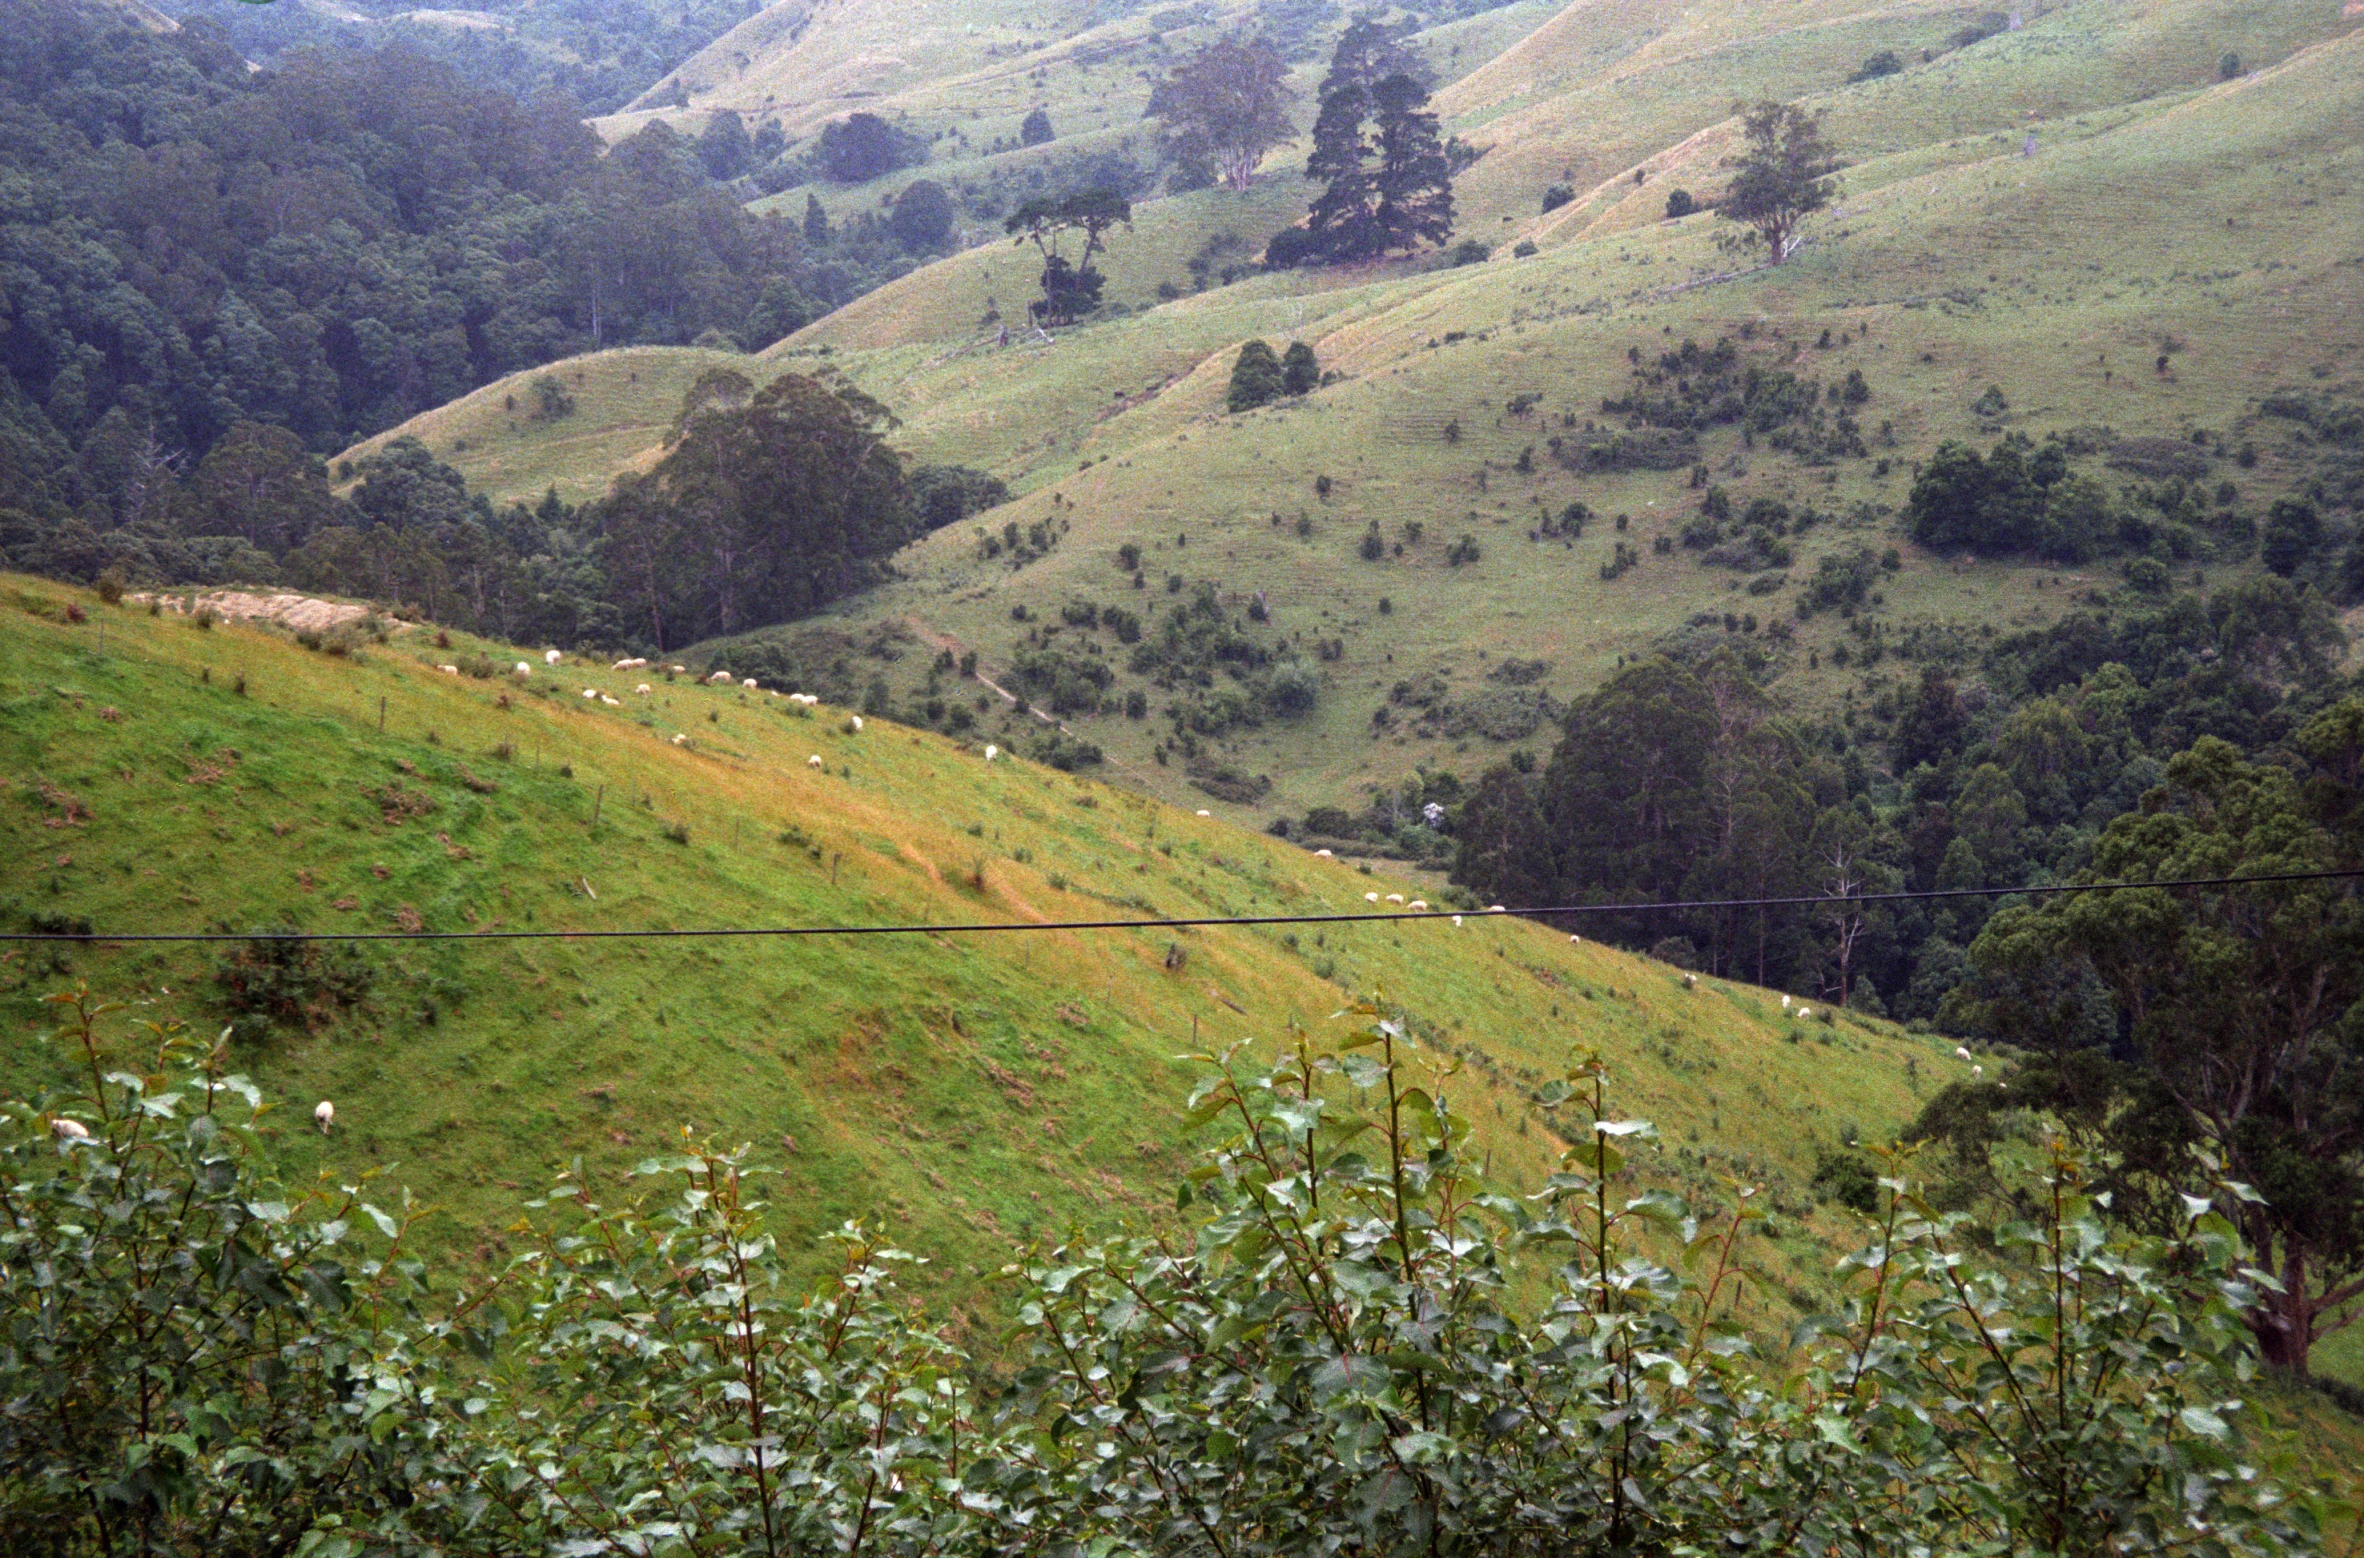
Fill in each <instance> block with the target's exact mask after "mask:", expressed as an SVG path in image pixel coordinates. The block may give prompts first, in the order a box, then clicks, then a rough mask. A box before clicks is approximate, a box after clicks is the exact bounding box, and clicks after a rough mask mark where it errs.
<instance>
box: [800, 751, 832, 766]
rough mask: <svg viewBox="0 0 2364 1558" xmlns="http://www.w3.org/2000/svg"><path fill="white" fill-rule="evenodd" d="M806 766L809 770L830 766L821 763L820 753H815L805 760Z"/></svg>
mask: <svg viewBox="0 0 2364 1558" xmlns="http://www.w3.org/2000/svg"><path fill="white" fill-rule="evenodd" d="M804 766H805V767H807V768H827V767H828V766H829V765H828V764H827V763H824V762H822V761H821V754H820V753H818V752H815V753H814V754H813V755H812V756H811V757H808V758H806V759H805V760H804Z"/></svg>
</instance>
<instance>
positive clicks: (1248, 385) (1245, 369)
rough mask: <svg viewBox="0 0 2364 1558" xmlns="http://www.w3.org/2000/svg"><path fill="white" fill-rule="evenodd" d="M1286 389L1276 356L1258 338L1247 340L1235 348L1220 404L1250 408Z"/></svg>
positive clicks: (1277, 397)
mask: <svg viewBox="0 0 2364 1558" xmlns="http://www.w3.org/2000/svg"><path fill="white" fill-rule="evenodd" d="M1287 392H1288V382H1287V379H1286V377H1285V376H1284V375H1283V374H1282V372H1281V363H1280V359H1279V358H1278V357H1275V356H1274V355H1273V354H1272V348H1271V347H1269V346H1267V345H1265V344H1264V343H1263V342H1262V341H1250V342H1249V343H1248V344H1247V345H1245V346H1243V347H1241V348H1240V349H1239V356H1238V357H1237V358H1236V359H1234V360H1233V362H1232V364H1231V388H1230V391H1229V393H1228V394H1226V395H1225V397H1224V406H1225V408H1226V409H1228V410H1231V411H1253V410H1255V409H1256V408H1257V407H1258V406H1264V405H1270V404H1271V403H1272V402H1273V401H1276V400H1278V399H1280V398H1281V396H1282V395H1284V394H1286V393H1287Z"/></svg>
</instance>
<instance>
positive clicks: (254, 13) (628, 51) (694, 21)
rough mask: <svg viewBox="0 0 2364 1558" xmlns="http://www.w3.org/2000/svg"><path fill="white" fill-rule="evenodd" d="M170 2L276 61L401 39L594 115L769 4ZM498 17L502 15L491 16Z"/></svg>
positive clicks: (259, 56)
mask: <svg viewBox="0 0 2364 1558" xmlns="http://www.w3.org/2000/svg"><path fill="white" fill-rule="evenodd" d="M160 9H162V10H165V11H167V12H170V13H171V14H172V15H173V16H175V17H177V18H179V19H180V20H182V21H184V22H186V21H189V20H192V19H198V20H202V21H205V22H207V23H210V24H211V25H213V26H215V27H218V28H220V29H221V30H222V33H223V35H224V36H225V37H226V38H227V39H228V40H229V42H230V45H231V46H232V47H233V48H235V49H237V50H238V51H239V52H240V53H241V54H243V55H245V56H246V57H247V58H248V59H251V60H255V61H257V62H259V63H262V64H265V65H276V64H278V63H279V62H281V61H282V60H283V59H284V58H286V57H287V56H289V55H291V54H293V53H295V52H296V51H298V50H301V49H307V48H336V49H345V50H353V51H366V50H369V49H374V48H379V47H383V46H384V45H386V44H389V43H398V44H400V45H402V46H403V47H404V48H406V49H410V50H413V51H415V52H417V53H420V54H425V55H427V56H429V57H431V58H433V59H434V60H436V61H437V62H438V63H440V64H444V65H448V66H450V67H451V68H452V69H453V70H455V71H457V72H459V74H460V75H461V76H462V77H463V78H464V79H465V80H467V81H468V82H469V83H471V84H472V85H476V86H484V87H498V88H501V89H504V90H506V91H510V92H514V93H516V94H518V95H519V96H521V97H528V96H532V95H534V94H536V93H540V92H546V91H549V92H560V93H563V94H565V95H566V96H567V97H570V98H572V99H573V100H574V101H575V102H577V103H579V104H581V105H582V109H583V112H585V113H587V114H604V113H610V112H613V111H614V110H616V109H619V108H622V107H623V106H624V105H625V104H627V103H629V102H631V101H632V99H634V98H635V97H638V96H639V95H640V94H641V93H643V92H645V91H647V90H648V89H649V88H650V87H652V86H655V85H656V84H657V82H658V81H659V80H660V79H662V78H663V77H664V76H665V75H667V74H668V73H670V72H671V71H672V70H673V68H674V67H675V66H677V65H679V64H680V63H681V62H682V61H683V60H685V59H688V58H689V57H690V56H691V55H692V54H695V53H696V52H697V51H698V50H700V49H702V48H704V47H705V46H706V45H707V44H709V43H711V42H713V41H714V40H715V39H716V38H718V37H720V36H722V34H724V33H726V32H728V31H729V30H730V29H731V28H733V27H735V26H737V25H738V24H739V23H740V22H742V21H744V20H745V19H746V18H747V17H748V16H750V15H752V14H754V12H755V11H756V10H758V9H760V6H759V3H758V0H671V3H667V4H657V3H654V0H565V3H564V4H559V5H535V4H503V3H501V0H494V3H492V4H490V5H479V6H475V7H471V8H470V10H469V11H467V12H461V13H454V12H444V11H424V12H422V11H419V10H417V9H414V8H412V7H409V6H405V5H400V4H394V3H387V0H373V3H370V4H364V5H353V6H339V7H336V8H334V9H331V8H329V7H327V6H312V5H288V4H281V5H254V4H250V3H248V0H173V3H168V4H166V5H164V6H162V7H160ZM484 17H490V18H491V19H492V20H493V22H494V24H495V25H490V26H487V25H483V23H482V21H481V20H480V19H481V18H484Z"/></svg>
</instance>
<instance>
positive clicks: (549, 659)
mask: <svg viewBox="0 0 2364 1558" xmlns="http://www.w3.org/2000/svg"><path fill="white" fill-rule="evenodd" d="M564 658H565V657H564V656H563V655H561V654H560V653H559V652H558V651H557V650H555V649H545V650H543V651H542V664H544V665H556V664H557V663H558V662H559V661H560V660H562V659H564Z"/></svg>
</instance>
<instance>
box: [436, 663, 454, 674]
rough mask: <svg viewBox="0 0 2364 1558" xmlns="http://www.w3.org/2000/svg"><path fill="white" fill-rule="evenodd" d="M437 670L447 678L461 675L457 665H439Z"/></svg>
mask: <svg viewBox="0 0 2364 1558" xmlns="http://www.w3.org/2000/svg"><path fill="white" fill-rule="evenodd" d="M435 669H436V670H438V671H441V672H442V673H443V674H444V675H446V676H457V675H459V674H460V668H459V667H458V666H456V665H439V666H437V667H436V668H435Z"/></svg>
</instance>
